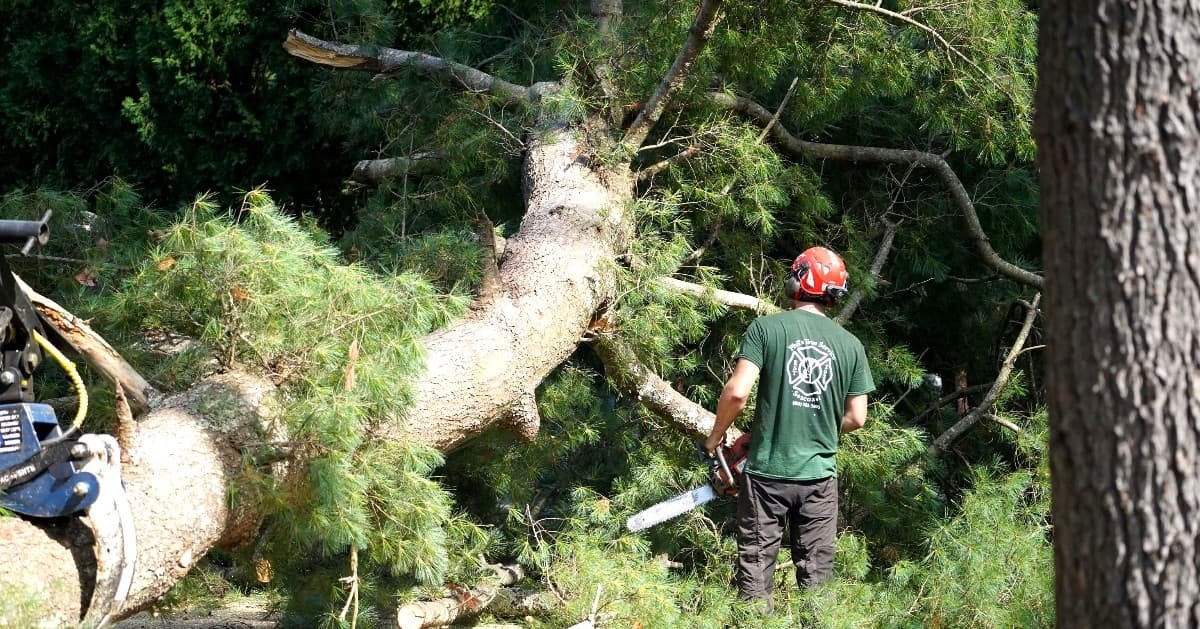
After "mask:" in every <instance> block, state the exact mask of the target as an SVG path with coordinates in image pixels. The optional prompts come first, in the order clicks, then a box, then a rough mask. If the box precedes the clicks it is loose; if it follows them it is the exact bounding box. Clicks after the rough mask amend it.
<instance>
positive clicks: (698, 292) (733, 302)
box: [655, 277, 779, 314]
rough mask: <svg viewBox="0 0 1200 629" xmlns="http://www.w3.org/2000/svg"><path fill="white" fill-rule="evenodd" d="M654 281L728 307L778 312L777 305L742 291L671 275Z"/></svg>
mask: <svg viewBox="0 0 1200 629" xmlns="http://www.w3.org/2000/svg"><path fill="white" fill-rule="evenodd" d="M655 282H656V283H657V284H658V285H659V286H661V287H663V288H665V289H667V290H669V291H673V292H676V293H685V294H687V295H692V296H694V297H698V298H700V299H704V300H709V301H715V302H717V303H719V304H723V305H726V306H729V307H730V308H739V309H741V310H751V311H753V312H756V313H758V314H775V313H776V312H779V306H776V305H775V304H773V303H770V302H768V301H764V300H762V299H759V298H758V297H754V296H751V295H745V294H743V293H735V292H732V291H727V290H718V289H714V288H709V287H707V286H703V285H701V284H693V283H691V282H685V281H683V280H677V279H675V278H673V277H660V278H658V279H656V280H655Z"/></svg>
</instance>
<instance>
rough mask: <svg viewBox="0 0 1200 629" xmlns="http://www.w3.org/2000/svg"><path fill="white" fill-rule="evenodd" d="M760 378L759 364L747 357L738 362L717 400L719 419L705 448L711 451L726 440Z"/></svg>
mask: <svg viewBox="0 0 1200 629" xmlns="http://www.w3.org/2000/svg"><path fill="white" fill-rule="evenodd" d="M757 379H758V365H756V364H754V363H753V362H750V361H748V360H746V359H745V358H743V359H741V360H739V361H738V362H737V366H736V367H734V368H733V375H732V376H729V381H728V382H726V383H725V388H724V389H722V390H721V399H720V400H719V401H718V402H717V421H716V423H714V424H713V428H712V432H710V433H708V439H707V440H706V441H705V442H704V448H705V449H706V450H708V451H709V452H712V451H713V450H716V449H717V446H719V445H721V442H722V441H724V440H725V431H727V430H729V427H730V426H731V425H733V420H734V419H736V418H737V416H738V413H741V412H742V409H743V408H746V400H748V399H749V398H750V390H751V389H753V388H754V381H755V380H757Z"/></svg>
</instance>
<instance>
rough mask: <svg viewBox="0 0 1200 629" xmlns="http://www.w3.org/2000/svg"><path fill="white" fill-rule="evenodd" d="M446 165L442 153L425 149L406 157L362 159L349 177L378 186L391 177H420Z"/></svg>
mask: <svg viewBox="0 0 1200 629" xmlns="http://www.w3.org/2000/svg"><path fill="white" fill-rule="evenodd" d="M445 166H446V155H445V154H444V153H439V152H433V151H427V152H422V153H414V154H412V155H410V156H408V157H388V158H385V159H364V160H362V161H360V162H358V164H355V166H354V172H352V173H350V179H352V180H354V181H357V182H359V183H362V184H367V185H372V186H378V185H380V184H382V183H385V182H387V181H388V180H391V179H398V178H400V177H404V176H405V175H408V176H411V177H420V176H421V175H429V174H433V173H436V172H439V171H441V170H442V169H443V168H444V167H445Z"/></svg>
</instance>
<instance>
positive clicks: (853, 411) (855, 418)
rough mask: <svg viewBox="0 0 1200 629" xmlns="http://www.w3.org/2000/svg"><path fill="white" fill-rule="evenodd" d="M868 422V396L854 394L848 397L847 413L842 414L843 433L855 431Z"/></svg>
mask: <svg viewBox="0 0 1200 629" xmlns="http://www.w3.org/2000/svg"><path fill="white" fill-rule="evenodd" d="M866 423H867V396H866V394H863V395H852V396H850V397H848V398H846V414H845V415H842V434H843V435H844V434H846V433H848V432H854V431H855V430H858V429H859V428H862V427H863V426H865V425H866Z"/></svg>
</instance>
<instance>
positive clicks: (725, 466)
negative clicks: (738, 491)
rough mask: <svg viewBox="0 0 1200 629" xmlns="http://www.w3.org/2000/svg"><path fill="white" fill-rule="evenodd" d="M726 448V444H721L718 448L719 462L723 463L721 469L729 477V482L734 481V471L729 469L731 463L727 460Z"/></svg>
mask: <svg viewBox="0 0 1200 629" xmlns="http://www.w3.org/2000/svg"><path fill="white" fill-rule="evenodd" d="M724 450H725V446H720V447H718V448H717V463H719V464H720V465H721V471H722V472H725V478H728V479H729V480H728V481H727V482H729V483H733V482H734V480H733V472H731V471H729V464H728V463H726V462H725V452H724Z"/></svg>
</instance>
